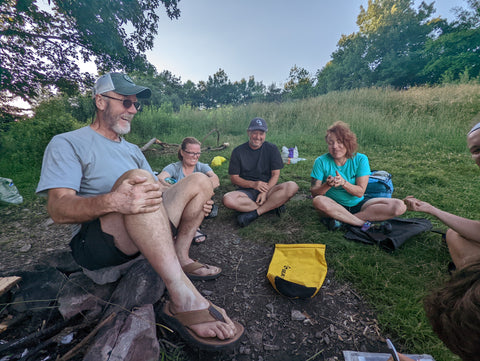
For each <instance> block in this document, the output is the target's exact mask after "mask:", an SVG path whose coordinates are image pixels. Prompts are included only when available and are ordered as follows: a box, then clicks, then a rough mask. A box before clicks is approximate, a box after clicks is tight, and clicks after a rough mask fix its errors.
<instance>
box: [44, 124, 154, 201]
mask: <svg viewBox="0 0 480 361" xmlns="http://www.w3.org/2000/svg"><path fill="white" fill-rule="evenodd" d="M131 169H145V170H148V171H149V172H150V173H152V174H153V171H152V169H151V167H150V165H149V164H148V162H147V160H146V159H145V156H144V155H143V153H142V151H141V150H140V148H139V147H138V146H136V145H135V144H132V143H129V142H127V141H126V140H125V139H123V138H120V141H119V142H116V141H113V140H111V139H108V138H105V137H104V136H103V135H101V134H99V133H97V132H96V131H94V130H93V129H92V128H91V127H90V126H86V127H83V128H80V129H77V130H74V131H71V132H67V133H63V134H58V135H56V136H54V137H53V138H52V140H51V141H50V143H49V144H48V146H47V148H46V150H45V154H44V156H43V163H42V172H41V174H40V181H39V183H38V186H37V190H36V192H37V193H45V192H46V191H47V190H48V189H51V188H70V189H73V190H75V191H77V194H78V195H80V196H83V197H91V196H95V195H99V194H105V193H108V192H110V191H111V189H112V187H113V185H114V184H115V182H116V181H117V179H118V178H119V177H120V176H121V175H122V174H123V173H125V172H126V171H128V170H131Z"/></svg>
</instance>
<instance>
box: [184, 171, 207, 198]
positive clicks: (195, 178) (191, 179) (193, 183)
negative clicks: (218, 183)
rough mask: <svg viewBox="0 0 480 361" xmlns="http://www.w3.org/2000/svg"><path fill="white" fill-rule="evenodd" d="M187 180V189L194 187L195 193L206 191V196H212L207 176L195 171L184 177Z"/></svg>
mask: <svg viewBox="0 0 480 361" xmlns="http://www.w3.org/2000/svg"><path fill="white" fill-rule="evenodd" d="M185 180H186V181H187V187H188V188H189V189H194V190H196V191H197V193H199V192H201V193H206V194H207V196H208V197H212V196H213V186H212V182H210V179H208V176H207V175H205V174H203V173H200V172H195V173H192V174H191V175H189V176H188V177H186V178H185Z"/></svg>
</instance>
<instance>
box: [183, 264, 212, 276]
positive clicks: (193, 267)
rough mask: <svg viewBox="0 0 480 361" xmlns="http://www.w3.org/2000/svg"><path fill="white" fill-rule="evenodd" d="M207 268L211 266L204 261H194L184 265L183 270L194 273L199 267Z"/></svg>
mask: <svg viewBox="0 0 480 361" xmlns="http://www.w3.org/2000/svg"><path fill="white" fill-rule="evenodd" d="M204 267H205V268H206V269H209V268H210V267H208V265H207V264H204V263H200V262H197V261H195V262H192V263H189V264H187V265H185V266H183V267H182V269H183V272H185V273H193V272H195V271H196V270H197V269H200V268H204Z"/></svg>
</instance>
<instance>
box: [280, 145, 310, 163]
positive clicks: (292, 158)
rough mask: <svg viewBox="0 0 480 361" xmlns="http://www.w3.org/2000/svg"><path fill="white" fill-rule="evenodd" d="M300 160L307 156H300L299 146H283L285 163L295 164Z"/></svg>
mask: <svg viewBox="0 0 480 361" xmlns="http://www.w3.org/2000/svg"><path fill="white" fill-rule="evenodd" d="M300 160H305V158H298V148H297V146H295V147H293V148H287V147H285V146H283V147H282V161H283V163H285V164H295V163H297V162H298V161H300Z"/></svg>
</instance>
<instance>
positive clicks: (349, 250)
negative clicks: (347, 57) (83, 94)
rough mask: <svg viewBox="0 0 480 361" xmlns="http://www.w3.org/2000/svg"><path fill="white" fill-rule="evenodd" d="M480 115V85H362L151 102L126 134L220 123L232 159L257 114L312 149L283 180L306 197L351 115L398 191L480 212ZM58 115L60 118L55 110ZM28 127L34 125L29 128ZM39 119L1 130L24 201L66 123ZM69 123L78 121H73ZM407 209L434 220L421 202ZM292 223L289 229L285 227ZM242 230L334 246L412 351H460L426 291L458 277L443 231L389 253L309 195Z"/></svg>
mask: <svg viewBox="0 0 480 361" xmlns="http://www.w3.org/2000/svg"><path fill="white" fill-rule="evenodd" d="M478 113H480V85H478V84H476V85H473V84H472V85H452V86H445V87H436V88H412V89H409V90H408V91H401V92H399V91H393V90H386V89H364V90H354V91H348V92H339V93H329V94H327V95H324V96H321V97H318V98H313V99H308V100H304V101H297V102H291V103H283V104H273V103H272V104H253V105H248V106H240V107H235V108H234V107H225V108H219V109H215V110H203V111H199V110H192V109H189V108H182V109H181V110H180V112H178V113H172V112H171V111H168V110H165V109H160V110H157V109H145V110H144V111H143V112H141V113H140V114H138V115H137V117H136V118H135V119H134V122H133V129H132V134H129V135H128V137H127V139H128V140H129V141H131V142H134V143H136V144H138V145H140V146H142V145H143V144H145V143H146V142H147V141H148V140H150V139H151V138H157V139H159V140H161V141H163V142H166V143H175V144H178V143H180V142H181V140H182V139H183V137H184V136H195V137H197V138H198V139H200V140H201V139H203V138H204V137H205V136H206V135H207V134H208V133H209V132H210V131H211V130H212V129H216V130H218V134H220V138H219V140H220V143H224V142H228V143H229V144H230V146H229V147H228V148H227V149H225V150H222V151H218V152H208V151H206V152H204V154H203V155H202V158H201V161H203V162H210V161H211V159H212V158H213V157H214V156H216V155H222V156H224V157H226V158H227V159H228V157H229V155H230V152H231V150H232V149H233V147H234V146H236V145H238V144H240V143H242V142H244V141H246V140H247V136H246V128H247V126H248V122H249V120H250V119H251V118H253V117H255V116H260V117H263V118H265V119H266V120H267V123H268V126H269V132H268V134H267V140H268V141H270V142H273V143H275V144H277V145H278V146H279V148H280V147H281V146H282V145H285V146H287V147H292V146H294V145H296V146H297V147H298V150H299V156H300V157H302V158H306V160H305V161H302V162H299V163H297V164H292V165H286V166H285V168H284V170H283V171H282V173H281V179H280V180H281V181H285V180H294V181H296V182H297V183H298V185H299V186H300V190H299V193H300V194H305V195H306V194H308V193H309V187H310V171H311V167H312V165H313V162H314V160H315V158H316V157H317V156H319V155H321V154H323V153H325V152H326V150H327V148H326V144H325V141H324V135H325V130H326V128H327V127H328V126H329V125H330V124H332V123H333V122H334V121H337V120H342V121H344V122H346V123H348V124H350V126H351V128H352V130H353V131H354V132H356V134H357V136H358V140H359V151H360V152H362V153H365V154H367V155H368V157H369V159H370V165H371V167H372V169H383V170H386V171H388V172H390V173H391V174H393V182H394V186H395V192H394V197H397V198H403V197H405V196H407V195H414V196H416V197H418V198H420V199H422V200H425V201H428V202H430V203H432V204H434V205H436V206H437V207H439V208H442V209H444V210H447V211H449V212H452V213H455V214H458V215H460V216H464V217H469V218H478V204H480V195H477V192H476V191H475V189H476V187H477V184H478V182H479V180H480V170H479V169H478V168H477V166H476V165H475V164H474V163H473V161H472V160H471V159H470V156H469V153H468V151H467V148H466V142H465V135H466V133H467V131H468V130H469V129H470V126H471V125H472V121H473V120H472V119H473V118H474V117H475V116H476V115H477V114H478ZM55 118H56V119H57V118H60V117H59V116H58V115H57V114H55ZM37 123H38V124H40V125H38V124H37ZM52 124H53V125H52ZM29 126H30V127H36V128H35V129H36V130H35V131H34V132H33V133H32V131H31V130H30V131H28V129H29ZM29 126H27V125H24V126H18V127H17V126H14V127H12V129H11V130H10V131H9V132H7V133H4V134H0V150H1V152H2V157H1V159H0V176H3V177H8V178H12V179H13V180H14V182H15V184H16V185H17V187H18V188H19V190H20V192H21V193H22V195H23V196H24V197H25V199H26V204H28V202H29V201H31V200H32V199H34V197H35V195H34V190H35V186H36V183H37V181H38V176H39V172H40V166H41V163H40V159H41V154H42V153H43V149H44V147H45V144H46V142H47V141H48V139H49V138H50V136H51V135H53V134H56V133H58V132H60V131H58V130H59V129H60V128H62V127H59V126H58V121H56V122H48V119H34V120H33V121H30V122H29ZM53 126H55V127H54V128H52V127H53ZM70 126H71V127H76V126H80V125H79V124H75V123H74V122H73V123H72V124H71V125H70ZM52 129H53V130H52ZM62 131H63V129H62ZM25 134H30V136H31V137H33V138H31V140H30V141H29V142H27V141H25V139H26V138H23V139H24V141H23V142H22V141H20V139H22V137H25ZM27 143H28V144H27ZM203 144H204V145H205V146H211V147H214V146H216V145H217V133H212V134H210V135H209V136H207V137H206V138H205V139H204V141H203ZM155 147H157V146H155ZM157 148H158V147H157ZM146 154H147V157H148V159H149V161H150V163H151V165H152V168H154V169H155V170H158V171H161V169H162V168H163V167H164V166H165V165H166V164H168V163H170V162H171V161H174V160H176V155H175V153H171V152H170V153H165V152H162V151H158V150H157V151H148V152H147V153H146ZM227 169H228V165H227V164H226V163H224V164H223V165H222V166H221V167H219V168H216V169H215V171H216V172H217V174H218V175H219V177H220V181H221V184H222V185H221V187H220V189H219V190H218V192H219V193H220V194H221V193H225V192H227V191H229V190H231V189H232V187H231V185H230V182H229V180H228V174H227ZM2 207H5V205H2ZM405 216H406V217H427V218H428V216H425V215H423V214H415V213H412V212H408V213H407V214H406V215H405ZM429 219H431V221H432V223H433V225H434V227H435V228H441V229H445V227H444V226H443V225H442V224H441V223H439V222H438V221H437V220H435V219H432V218H429ZM282 225H284V226H285V229H288V230H289V231H288V232H282V231H279V229H280V230H281V229H282V228H281V227H282ZM240 232H244V234H245V235H248V236H249V237H251V238H253V239H257V240H258V241H259V242H262V240H272V239H274V240H275V241H276V242H277V243H283V242H284V243H294V242H298V243H324V244H326V245H327V252H326V257H327V262H328V264H329V267H331V268H333V269H334V270H335V274H336V277H337V278H338V279H340V280H344V281H349V282H351V283H352V284H353V285H354V287H355V289H356V291H357V292H359V293H361V294H362V295H363V296H364V298H365V299H366V300H368V302H369V303H370V304H371V306H372V307H373V308H374V309H375V310H376V312H377V313H378V320H379V321H380V325H381V327H382V332H384V333H385V334H389V335H391V337H393V339H394V340H395V341H396V342H397V344H399V345H402V347H400V349H401V350H402V351H404V352H408V353H429V354H431V355H433V356H434V357H435V359H436V360H437V361H450V360H458V358H456V357H454V356H453V355H452V354H451V353H450V352H449V351H448V350H447V349H446V348H445V347H444V346H443V344H442V343H441V342H440V341H439V340H438V338H437V337H436V336H435V335H434V334H433V332H432V330H431V328H430V326H429V324H428V322H427V320H426V318H425V315H424V311H423V307H422V299H423V297H424V296H425V295H426V294H427V293H428V290H429V289H431V288H432V287H435V286H436V285H439V284H440V283H441V282H443V281H444V280H445V279H446V278H447V277H448V273H447V263H448V262H449V255H448V251H447V249H446V246H445V245H444V244H443V243H442V241H441V237H440V236H439V235H438V234H436V233H432V232H429V233H425V234H422V235H419V236H417V237H415V238H413V239H411V240H409V241H408V242H407V243H406V244H405V245H403V246H402V247H401V248H400V249H399V250H397V251H395V252H393V253H387V252H385V251H382V250H380V249H378V248H377V247H374V246H366V245H362V244H358V243H355V242H351V241H347V240H346V239H345V238H344V237H343V232H329V231H327V230H326V228H325V227H324V226H323V225H321V224H320V222H319V221H318V217H317V216H316V214H315V212H314V211H313V208H312V206H311V201H309V200H307V199H299V200H295V201H291V202H290V203H289V206H288V213H287V215H286V217H283V218H282V220H281V221H280V223H276V224H275V227H274V226H273V225H271V224H269V223H268V222H266V221H265V222H264V220H263V219H260V220H259V221H257V222H255V223H254V224H252V226H250V227H247V228H246V229H242V230H241V231H240Z"/></svg>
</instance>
